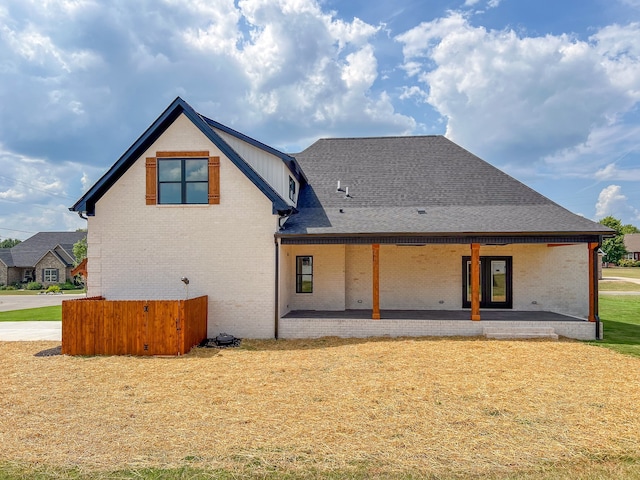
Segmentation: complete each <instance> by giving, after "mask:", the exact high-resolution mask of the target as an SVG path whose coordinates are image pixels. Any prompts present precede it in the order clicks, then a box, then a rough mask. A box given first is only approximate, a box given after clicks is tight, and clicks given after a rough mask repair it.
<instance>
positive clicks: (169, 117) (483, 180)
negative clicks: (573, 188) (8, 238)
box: [71, 98, 612, 338]
mask: <svg viewBox="0 0 640 480" xmlns="http://www.w3.org/2000/svg"><path fill="white" fill-rule="evenodd" d="M71 210H72V211H76V212H78V213H79V214H81V215H83V216H84V215H86V216H87V217H88V230H89V235H88V261H87V287H88V295H89V296H98V295H100V296H103V297H105V298H106V299H108V300H126V299H179V298H184V296H187V295H189V296H198V295H208V296H209V335H210V336H213V335H215V334H217V333H220V332H226V333H229V334H232V335H235V336H238V337H252V338H269V337H274V336H275V337H315V336H323V335H340V336H368V335H457V334H462V335H476V334H481V333H482V332H483V328H486V327H488V326H495V325H503V326H504V325H516V326H517V325H520V326H526V327H537V326H540V325H544V326H549V325H551V329H552V330H553V329H555V331H556V332H557V333H559V334H562V335H566V336H571V337H575V338H594V337H595V336H596V328H594V323H590V322H589V321H591V322H596V324H597V320H598V317H597V315H598V304H597V270H596V268H597V251H598V247H599V245H600V244H601V240H602V236H603V235H609V234H611V232H612V230H610V229H608V228H607V227H604V226H603V225H600V224H598V223H595V222H592V221H590V220H588V219H586V218H583V217H581V216H578V215H575V214H573V213H571V212H569V211H567V210H565V209H564V208H562V207H560V206H558V205H557V204H555V203H553V202H552V201H550V200H549V199H547V198H545V197H544V196H542V195H540V194H538V193H536V192H535V191H533V190H532V189H530V188H529V187H527V186H525V185H523V184H522V183H520V182H518V181H516V180H515V179H513V178H511V177H509V176H508V175H506V174H505V173H503V172H501V171H500V170H498V169H496V168H494V167H492V166H491V165H489V164H488V163H486V162H484V161H483V160H481V159H480V158H478V157H476V156H474V155H472V154H471V153H469V152H467V151H466V150H464V149H463V148H461V147H459V146H458V145H456V144H454V143H453V142H451V141H450V140H447V139H446V138H445V137H443V136H420V137H390V138H343V139H324V140H319V141H318V142H316V143H314V144H313V145H311V146H310V147H309V148H307V149H306V150H305V151H303V152H302V153H300V154H296V155H289V154H285V153H282V152H280V151H278V150H276V149H274V148H271V147H269V146H267V145H265V144H263V143H260V142H258V141H256V140H254V139H252V138H250V137H248V136H246V135H244V134H241V133H239V132H237V131H235V130H232V129H230V128H228V127H226V126H224V125H222V124H220V123H218V122H215V121H213V120H210V119H208V118H206V117H204V116H202V115H200V114H198V113H197V112H196V111H194V110H193V109H192V108H191V107H190V106H189V105H188V104H187V103H185V102H184V101H183V100H182V99H180V98H178V99H176V100H175V101H174V102H173V103H172V104H171V105H170V106H169V107H168V108H167V110H165V112H163V113H162V115H161V116H160V117H159V118H158V119H157V120H156V121H155V122H154V123H153V124H152V125H151V126H150V127H149V129H147V131H146V132H144V134H143V135H142V136H141V137H140V138H139V139H138V140H137V141H136V142H135V143H134V144H133V145H132V146H131V147H130V148H129V149H128V150H127V151H126V152H125V153H124V154H123V156H122V157H120V159H118V161H117V162H116V163H115V164H114V165H113V166H112V167H111V169H109V170H108V172H107V173H106V174H105V175H104V176H103V177H102V178H101V179H100V180H98V182H97V183H96V184H95V185H93V187H91V189H89V190H88V192H87V193H86V194H85V195H84V196H83V197H82V198H81V199H79V200H78V202H77V203H76V204H75V205H74V206H73V207H71ZM122 265H127V268H128V271H129V272H131V274H129V275H127V276H126V277H123V275H122ZM182 277H187V278H188V279H189V283H188V284H185V283H183V282H181V278H182Z"/></svg>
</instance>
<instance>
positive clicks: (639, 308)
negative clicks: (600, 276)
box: [592, 295, 640, 357]
mask: <svg viewBox="0 0 640 480" xmlns="http://www.w3.org/2000/svg"><path fill="white" fill-rule="evenodd" d="M599 303H600V319H601V320H602V322H603V323H604V340H602V341H598V342H592V343H593V344H595V345H600V346H603V347H607V348H610V349H612V350H615V351H617V352H619V353H624V354H626V355H633V356H636V357H640V295H602V296H600V299H599Z"/></svg>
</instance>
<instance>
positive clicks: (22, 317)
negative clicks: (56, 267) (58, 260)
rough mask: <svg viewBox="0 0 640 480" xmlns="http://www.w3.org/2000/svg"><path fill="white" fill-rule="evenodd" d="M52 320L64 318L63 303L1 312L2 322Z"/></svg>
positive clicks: (0, 479) (0, 319)
mask: <svg viewBox="0 0 640 480" xmlns="http://www.w3.org/2000/svg"><path fill="white" fill-rule="evenodd" d="M52 320H58V321H60V320H62V306H61V305H55V306H53V307H39V308H26V309H24V310H11V311H9V312H0V322H34V321H35V322H41V321H52ZM0 480H2V477H0Z"/></svg>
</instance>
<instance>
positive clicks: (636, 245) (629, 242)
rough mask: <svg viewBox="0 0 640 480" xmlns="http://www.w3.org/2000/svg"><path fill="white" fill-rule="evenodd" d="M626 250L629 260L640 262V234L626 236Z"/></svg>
mask: <svg viewBox="0 0 640 480" xmlns="http://www.w3.org/2000/svg"><path fill="white" fill-rule="evenodd" d="M624 248H625V249H626V250H627V254H626V255H625V258H626V259H627V260H638V261H640V233H627V234H626V235H625V236H624Z"/></svg>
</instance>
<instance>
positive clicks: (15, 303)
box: [0, 293, 85, 342]
mask: <svg viewBox="0 0 640 480" xmlns="http://www.w3.org/2000/svg"><path fill="white" fill-rule="evenodd" d="M84 296H85V294H84V293H82V294H67V293H65V294H63V295H0V311H1V312H7V311H10V310H24V309H26V308H38V307H52V306H55V305H62V301H63V300H73V299H74V298H82V297H84ZM32 340H52V341H58V342H60V341H62V322H0V341H32Z"/></svg>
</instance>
